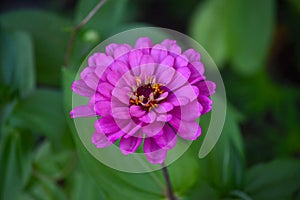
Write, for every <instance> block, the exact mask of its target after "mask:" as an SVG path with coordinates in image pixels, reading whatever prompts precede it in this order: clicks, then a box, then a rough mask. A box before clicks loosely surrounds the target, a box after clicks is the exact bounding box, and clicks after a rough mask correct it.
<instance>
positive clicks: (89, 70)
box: [80, 67, 95, 79]
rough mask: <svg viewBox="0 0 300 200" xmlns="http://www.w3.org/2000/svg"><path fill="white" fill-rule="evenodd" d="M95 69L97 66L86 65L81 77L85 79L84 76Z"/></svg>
mask: <svg viewBox="0 0 300 200" xmlns="http://www.w3.org/2000/svg"><path fill="white" fill-rule="evenodd" d="M94 71H95V67H86V68H84V69H83V70H82V72H81V73H80V78H81V79H83V78H84V77H86V75H88V74H91V73H94Z"/></svg>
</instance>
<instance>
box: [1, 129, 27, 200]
mask: <svg viewBox="0 0 300 200" xmlns="http://www.w3.org/2000/svg"><path fill="white" fill-rule="evenodd" d="M24 134H26V133H25V132H24ZM31 146H32V138H31V137H30V135H26V140H25V135H21V134H20V133H19V132H17V131H16V130H11V132H10V133H9V134H7V135H6V136H5V137H4V138H3V139H2V140H1V143H0V177H1V182H0V199H3V200H6V199H16V197H17V196H18V194H19V193H20V192H21V190H22V188H23V186H24V185H25V183H26V182H27V180H28V178H29V175H30V171H31V156H30V149H31Z"/></svg>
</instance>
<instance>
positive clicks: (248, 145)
mask: <svg viewBox="0 0 300 200" xmlns="http://www.w3.org/2000/svg"><path fill="white" fill-rule="evenodd" d="M97 3H98V1H97V0H51V1H50V0H49V1H40V0H2V1H1V2H0V95H1V98H0V126H1V130H0V131H1V132H0V199H4V200H14V199H17V200H19V199H20V200H21V199H25V200H29V199H43V200H44V199H49V200H53V199H55V200H60V199H62V200H63V199H72V200H73V199H74V200H81V199H101V200H102V199H103V200H108V199H116V200H119V199H133V200H135V199H146V200H148V199H149V200H150V199H165V197H164V196H165V195H164V192H165V186H164V181H163V179H162V175H161V172H159V171H158V172H154V173H147V174H128V173H121V172H118V171H115V170H113V169H110V168H107V167H105V166H104V165H102V164H101V163H99V162H98V161H97V160H95V159H94V158H93V157H91V156H90V155H89V153H88V152H87V151H86V150H85V148H84V147H83V146H82V144H81V142H80V141H79V140H78V137H77V135H76V132H75V130H74V125H73V122H72V120H70V119H69V115H68V112H69V111H70V109H71V107H70V105H71V104H70V100H71V91H70V84H71V82H72V81H73V78H74V75H75V73H76V71H77V69H78V68H79V66H80V63H81V62H82V61H83V59H84V58H85V56H86V55H87V53H88V52H89V51H90V50H91V49H92V48H93V47H95V46H96V45H97V44H98V43H99V42H101V41H102V40H104V39H106V38H108V37H109V36H111V35H113V34H115V33H118V32H120V31H122V30H126V29H129V28H134V27H142V26H160V27H164V28H170V29H174V30H177V31H180V32H182V33H185V34H187V35H189V36H191V37H193V38H194V39H195V40H197V41H198V42H199V43H200V44H202V45H203V46H204V47H205V48H206V50H207V51H208V52H209V53H210V54H211V56H212V57H213V59H214V60H215V62H216V64H217V65H218V67H219V69H220V72H221V74H222V76H223V80H224V83H225V87H226V91H227V98H228V112H227V118H226V123H225V127H224V130H223V133H222V135H221V138H220V140H219V141H218V143H217V145H216V147H215V148H214V150H213V151H212V152H211V153H210V154H209V156H207V157H206V158H205V159H202V160H200V159H199V158H198V151H199V147H200V145H201V142H202V139H199V140H198V141H195V142H194V143H193V145H192V147H191V148H190V149H189V150H188V151H187V152H186V153H185V154H184V156H183V157H182V158H180V159H179V160H178V161H176V162H174V163H173V164H172V165H171V166H169V170H170V175H171V181H172V184H173V187H174V190H175V193H176V195H177V196H179V197H180V199H192V200H193V199H195V200H198V199H206V200H214V199H243V200H251V199H253V200H268V199H272V200H277V199H278V200H285V199H288V200H296V199H300V161H299V156H300V123H299V122H300V78H299V77H300V1H299V0H184V1H177V0H176V1H175V0H163V1H162V0H108V2H107V3H106V4H105V5H104V6H103V7H102V8H101V9H100V11H99V12H98V13H97V14H96V15H95V16H94V17H93V18H92V19H91V20H90V21H89V22H88V23H87V24H86V25H85V26H84V27H83V28H82V29H80V31H79V32H78V34H77V35H76V38H75V43H74V47H73V50H72V54H71V59H70V64H69V65H68V66H67V67H65V66H64V55H65V52H66V47H67V43H68V40H69V38H70V34H71V31H72V27H73V26H75V25H76V24H78V23H79V22H80V21H81V20H82V19H83V18H84V17H85V16H86V15H87V13H88V12H89V11H90V10H91V9H92V8H93V7H94V6H95V5H96V4H97ZM125 42H126V41H125ZM204 121H205V120H204ZM202 126H203V127H204V130H205V126H206V125H205V123H204V124H202ZM202 138H203V137H202Z"/></svg>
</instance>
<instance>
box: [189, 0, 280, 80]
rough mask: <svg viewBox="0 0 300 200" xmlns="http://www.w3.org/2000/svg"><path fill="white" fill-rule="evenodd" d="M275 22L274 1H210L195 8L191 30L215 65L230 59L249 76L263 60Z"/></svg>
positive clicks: (241, 71) (238, 70)
mask: <svg viewBox="0 0 300 200" xmlns="http://www.w3.org/2000/svg"><path fill="white" fill-rule="evenodd" d="M254 13H255V14H254ZM274 22H275V1H274V0H266V1H260V0H253V1H248V0H229V1H224V0H211V1H206V2H205V3H204V4H200V6H199V8H198V9H197V10H196V11H195V14H194V17H193V18H192V21H191V25H190V32H191V35H192V36H193V37H194V38H195V39H196V40H197V41H198V42H200V44H201V45H203V46H204V48H206V49H207V51H208V53H209V54H210V55H211V56H212V58H213V59H214V60H215V62H216V64H217V65H219V66H220V65H223V64H225V62H226V61H230V62H231V63H232V64H233V65H232V66H233V68H234V69H235V70H236V71H237V72H239V73H241V74H246V75H248V74H253V73H255V72H256V71H257V70H259V68H261V67H263V64H264V62H265V61H266V56H267V54H268V50H269V49H268V48H269V46H270V43H271V40H272V33H273V29H274ZM258 30H259V31H258Z"/></svg>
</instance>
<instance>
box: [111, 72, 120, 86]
mask: <svg viewBox="0 0 300 200" xmlns="http://www.w3.org/2000/svg"><path fill="white" fill-rule="evenodd" d="M121 77H122V75H121V74H120V73H119V72H118V71H111V72H109V73H108V74H107V80H108V81H109V82H110V83H111V84H112V85H116V84H117V82H118V81H119V80H120V78H121Z"/></svg>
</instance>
